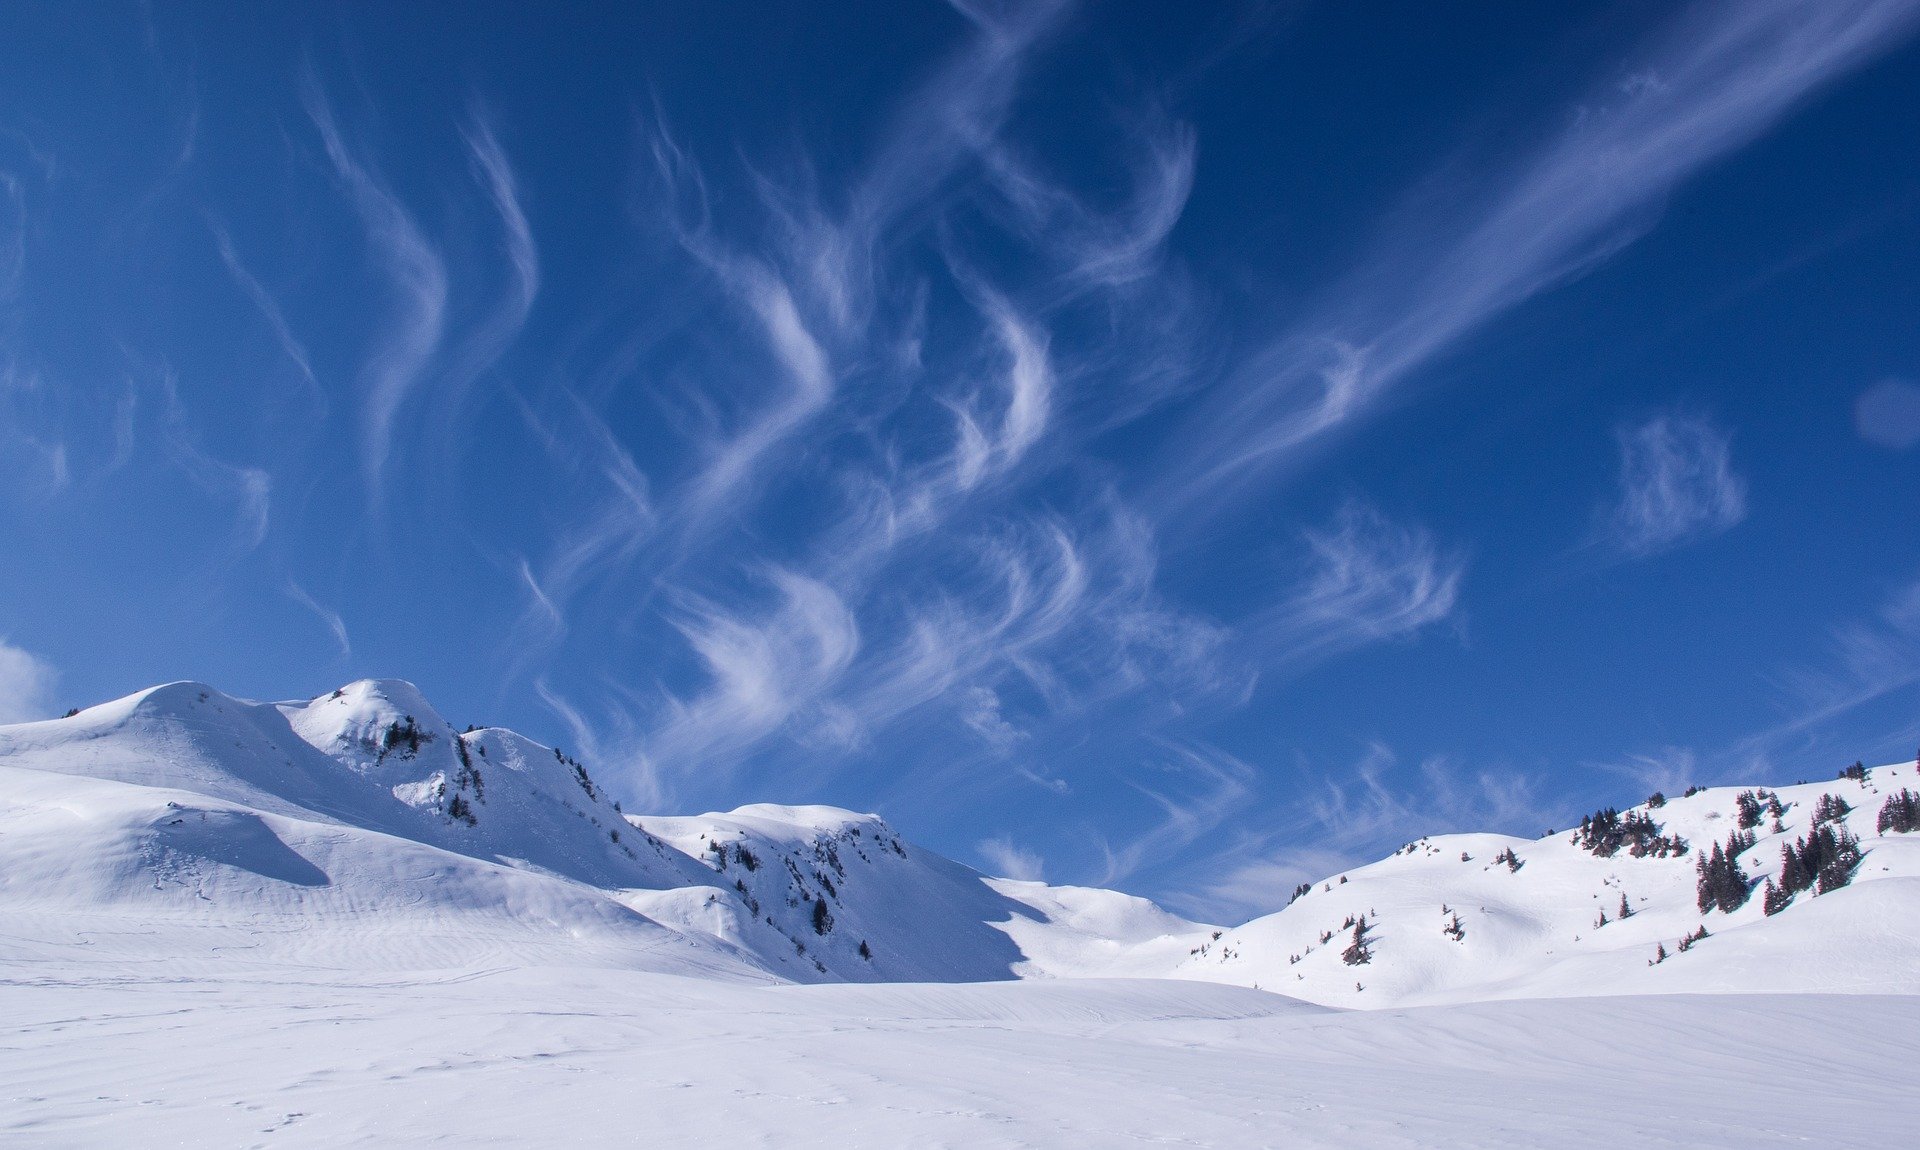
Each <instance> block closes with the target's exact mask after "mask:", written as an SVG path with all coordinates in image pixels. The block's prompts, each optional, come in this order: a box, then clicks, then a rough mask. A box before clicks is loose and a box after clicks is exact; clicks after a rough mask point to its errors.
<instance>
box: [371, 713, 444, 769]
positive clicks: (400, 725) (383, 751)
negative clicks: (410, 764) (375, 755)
mask: <svg viewBox="0 0 1920 1150" xmlns="http://www.w3.org/2000/svg"><path fill="white" fill-rule="evenodd" d="M431 742H433V732H431V731H423V730H421V729H420V724H418V723H416V722H414V721H413V716H412V715H408V716H406V717H405V718H404V719H395V720H394V721H393V722H391V723H388V724H387V725H386V727H385V728H384V729H382V730H381V732H380V742H379V744H378V747H377V749H378V750H379V752H380V754H379V757H380V758H382V759H384V758H386V757H387V753H388V752H390V751H396V750H397V751H399V752H400V757H401V758H403V759H411V758H413V757H414V756H415V755H418V754H419V753H420V744H421V743H431Z"/></svg>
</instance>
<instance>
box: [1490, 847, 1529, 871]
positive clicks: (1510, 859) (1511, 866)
mask: <svg viewBox="0 0 1920 1150" xmlns="http://www.w3.org/2000/svg"><path fill="white" fill-rule="evenodd" d="M1493 861H1494V862H1497V863H1506V864H1507V869H1508V870H1510V871H1517V870H1519V869H1520V868H1521V867H1523V866H1525V865H1527V864H1526V860H1524V859H1522V858H1521V857H1520V856H1519V855H1517V854H1514V853H1513V848H1512V847H1508V848H1506V849H1505V850H1503V851H1501V852H1500V853H1499V854H1497V855H1494V856H1493Z"/></svg>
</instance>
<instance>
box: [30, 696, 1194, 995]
mask: <svg viewBox="0 0 1920 1150" xmlns="http://www.w3.org/2000/svg"><path fill="white" fill-rule="evenodd" d="M0 794H3V795H4V797H0V914H15V915H25V916H28V917H30V918H32V919H33V920H34V921H36V922H39V923H41V925H42V927H43V928H44V929H47V930H51V931H54V932H55V933H60V932H64V931H71V930H73V929H78V928H77V927H76V926H75V923H77V922H79V921H80V920H83V919H84V920H87V925H88V928H91V927H93V926H95V925H97V923H96V921H95V920H98V921H99V922H109V923H111V922H119V923H130V922H135V921H139V920H141V918H142V916H146V915H156V914H157V915H159V916H161V917H162V918H164V919H165V920H167V921H168V922H169V924H171V926H173V927H179V926H182V925H184V926H186V927H188V928H190V929H192V930H198V931H201V932H202V933H204V934H206V935H207V940H206V941H204V942H203V943H201V944H196V945H204V946H205V947H206V948H208V950H209V952H212V951H214V950H217V949H218V948H221V947H226V946H233V945H243V944H241V943H238V942H236V941H235V940H236V939H238V938H246V937H249V936H251V935H254V934H260V935H262V936H263V937H272V938H276V939H279V940H280V941H281V942H284V943H286V944H287V945H289V946H296V948H297V946H308V947H311V946H313V945H314V944H315V940H317V939H319V938H321V937H323V936H324V937H327V938H330V939H334V940H335V941H333V942H330V943H328V944H327V946H325V947H322V948H321V949H322V950H327V951H329V952H331V951H332V950H339V949H347V948H352V949H354V950H355V953H358V954H361V955H363V956H377V955H378V953H379V947H378V946H377V945H374V944H373V943H372V942H370V941H369V940H368V939H367V938H366V937H364V936H366V935H369V934H373V935H382V936H387V937H392V936H395V935H397V934H412V935H415V936H418V937H427V938H440V939H442V943H441V945H442V946H443V947H444V948H445V949H446V950H447V951H448V952H449V953H456V954H459V953H465V948H469V947H483V946H492V945H499V946H509V945H511V946H516V947H517V946H528V947H535V948H539V949H543V950H547V951H552V950H555V949H556V948H557V949H559V950H566V949H567V948H569V947H572V948H575V949H577V950H578V952H579V957H580V958H581V960H582V961H599V959H596V958H594V957H593V956H595V955H602V956H604V960H605V961H609V962H614V963H638V964H640V965H641V966H643V967H644V968H646V969H668V970H673V971H684V972H686V973H708V972H709V969H710V971H711V973H713V974H714V975H715V976H718V977H725V978H758V979H761V980H766V979H774V980H779V981H793V982H821V981H833V982H839V981H849V982H873V981H895V982H897V981H916V982H973V981H986V980H995V979H1008V978H1014V977H1020V976H1058V975H1075V974H1086V973H1104V972H1115V973H1164V972H1165V971H1166V970H1167V969H1169V968H1170V967H1171V965H1172V964H1173V962H1174V961H1175V960H1176V958H1177V956H1179V955H1183V954H1184V953H1185V952H1186V950H1187V949H1188V947H1189V946H1190V945H1191V943H1192V942H1193V941H1194V939H1195V938H1197V937H1202V936H1203V934H1202V932H1203V931H1204V929H1205V928H1203V927H1201V926H1199V925H1197V924H1194V923H1189V922H1185V921H1184V920H1181V919H1178V918H1176V917H1174V916H1172V915H1169V914H1166V913H1165V912H1164V911H1161V910H1159V909H1158V908H1157V907H1154V906H1153V905H1152V904H1150V903H1148V902H1146V901H1145V900H1142V899H1136V898H1132V897H1130V896H1126V895H1121V894H1118V893H1115V892H1112V891H1092V890H1083V889H1078V888H1055V887H1046V886H1043V885H1041V884H1035V883H1015V882H1004V881H999V880H990V879H987V878H986V877H985V876H982V875H980V874H978V873H977V872H975V871H973V870H971V869H969V868H967V867H964V866H961V865H960V864H958V863H954V862H952V861H950V860H947V859H945V858H942V857H940V856H938V855H935V854H932V853H930V852H927V851H924V850H921V849H919V848H917V847H914V846H912V845H911V844H909V843H907V842H906V841H905V840H904V839H902V838H901V837H900V835H899V834H898V833H896V832H895V831H894V830H893V829H892V828H891V827H889V826H888V825H887V824H886V823H885V822H884V821H883V820H881V819H880V818H878V817H877V816H873V815H856V814H852V813H850V812H847V811H841V810H836V809H833V808H828V807H774V806H750V807H744V808H742V809H740V810H738V811H734V812H732V813H729V814H713V815H703V816H698V817H681V818H654V817H646V818H640V817H633V816H628V815H625V814H624V813H623V812H621V811H620V809H619V807H618V805H617V804H616V803H614V802H613V801H612V800H611V799H610V798H609V797H608V796H607V794H606V793H605V791H604V790H603V789H602V788H601V787H600V786H599V785H598V784H597V783H596V782H595V781H594V780H593V778H592V777H591V775H590V774H589V773H588V772H587V771H586V769H585V768H584V767H582V766H581V765H580V764H578V763H576V762H574V761H573V760H571V759H568V758H567V757H565V756H564V755H563V754H561V753H560V752H558V751H556V750H554V749H552V748H548V747H543V746H541V745H539V744H537V743H534V742H532V741H530V740H527V739H524V738H522V737H520V736H519V735H516V734H514V733H513V732H511V731H505V730H499V729H485V730H468V731H464V732H463V731H458V730H455V729H454V728H453V727H452V725H450V724H449V723H447V722H446V720H444V719H443V718H442V717H441V716H440V715H439V714H438V713H437V712H436V711H435V710H434V709H433V707H432V706H431V705H430V704H429V703H428V702H427V701H426V699H424V698H423V697H421V695H420V693H419V692H418V691H417V690H415V689H414V688H413V687H412V685H411V684H408V683H404V682H400V681H396V680H380V681H373V680H367V681H362V682H357V683H353V684H350V685H348V686H346V687H342V688H340V689H339V690H337V691H334V692H332V693H330V694H327V695H323V696H321V697H319V698H316V699H312V700H305V701H298V702H287V703H249V702H243V701H240V700H237V699H232V698H229V697H227V696H226V695H223V694H221V693H220V692H218V691H216V690H214V689H213V688H211V687H207V686H205V685H202V684H198V683H174V684H169V685H166V686H162V687H156V688H153V689H151V690H147V691H143V692H140V693H138V694H135V695H132V696H129V697H127V698H125V699H120V700H117V701H115V702H111V703H106V704H102V705H100V706H97V707H92V708H89V709H88V710H85V711H82V712H79V713H77V714H74V715H71V716H69V717H66V718H63V719H56V720H50V721H47V722H41V723H30V724H24V725H20V726H13V727H5V728H0ZM53 917H58V918H60V919H61V920H62V921H60V922H55V921H53ZM276 932H277V933H276ZM170 937H171V936H170ZM244 945H272V944H269V943H258V942H250V943H246V944H244ZM1142 954H1145V955H1149V956H1152V957H1151V959H1150V961H1149V965H1150V966H1151V967H1152V968H1153V969H1151V970H1150V971H1142V970H1140V969H1139V956H1140V955H1142ZM376 960H377V959H376ZM663 964H664V965H663Z"/></svg>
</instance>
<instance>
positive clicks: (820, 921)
mask: <svg viewBox="0 0 1920 1150" xmlns="http://www.w3.org/2000/svg"><path fill="white" fill-rule="evenodd" d="M832 929H833V916H832V915H831V914H828V913H827V900H826V899H825V898H816V899H814V900H813V933H815V934H825V933H827V932H828V931H830V930H832Z"/></svg>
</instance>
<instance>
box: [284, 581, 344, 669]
mask: <svg viewBox="0 0 1920 1150" xmlns="http://www.w3.org/2000/svg"><path fill="white" fill-rule="evenodd" d="M285 590H286V593H287V598H289V599H292V600H293V601H294V602H295V603H298V604H300V605H301V606H302V607H305V608H306V609H307V610H309V611H311V612H313V614H314V616H315V617H316V618H318V619H319V620H320V621H321V622H322V623H324V624H326V627H327V633H328V634H330V635H332V636H333V642H334V646H336V647H338V648H339V649H340V658H341V659H342V660H343V661H344V660H348V659H351V658H353V643H352V642H351V641H350V640H349V639H348V638H347V621H346V620H345V619H343V618H341V617H340V612H338V611H335V610H334V609H333V608H331V607H328V606H326V605H324V604H322V603H321V602H320V601H319V600H318V599H315V598H314V597H313V596H312V595H310V594H308V592H307V589H306V588H305V587H302V586H300V584H298V583H295V582H294V581H293V580H291V579H289V580H287V584H286V588H285Z"/></svg>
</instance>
